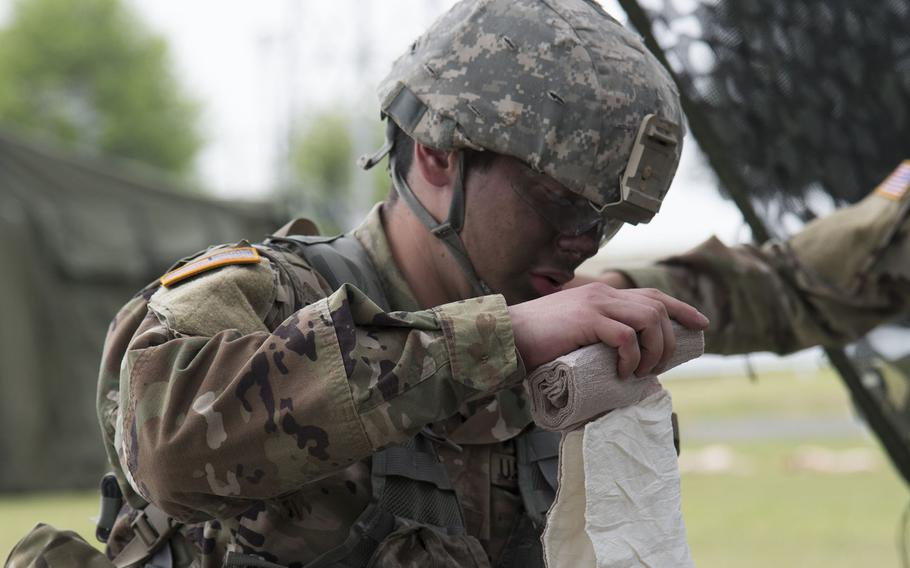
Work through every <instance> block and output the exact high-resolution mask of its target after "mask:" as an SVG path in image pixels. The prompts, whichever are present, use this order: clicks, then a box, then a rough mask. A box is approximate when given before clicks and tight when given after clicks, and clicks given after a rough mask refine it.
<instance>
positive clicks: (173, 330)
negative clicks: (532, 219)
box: [118, 260, 523, 521]
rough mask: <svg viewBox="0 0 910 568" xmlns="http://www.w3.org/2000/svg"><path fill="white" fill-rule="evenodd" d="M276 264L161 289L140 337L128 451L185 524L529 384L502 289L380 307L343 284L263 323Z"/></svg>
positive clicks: (146, 483)
mask: <svg viewBox="0 0 910 568" xmlns="http://www.w3.org/2000/svg"><path fill="white" fill-rule="evenodd" d="M267 265H268V263H267V261H265V260H263V261H262V264H260V265H257V266H254V267H241V266H231V267H227V268H222V269H219V270H217V271H214V272H212V273H210V274H208V275H204V276H202V277H199V278H197V279H196V280H193V281H189V282H187V283H186V284H181V285H180V286H177V287H175V288H174V289H173V290H165V289H162V290H160V291H159V292H157V293H156V294H155V296H152V298H151V301H150V303H149V307H150V310H149V313H148V314H147V315H146V316H145V319H144V320H143V322H142V324H141V325H140V327H139V329H138V330H137V331H136V333H135V334H134V336H133V338H132V340H131V342H130V345H129V348H128V351H127V355H126V357H125V360H124V363H123V366H122V369H121V379H120V380H121V389H120V390H121V393H125V394H122V397H121V400H122V401H123V402H122V405H121V409H120V416H119V417H118V421H119V422H118V429H119V430H120V432H119V437H120V439H121V442H120V452H121V453H120V455H119V460H120V462H121V464H122V465H123V466H124V471H125V473H126V475H127V476H128V477H129V478H130V484H131V485H132V486H133V487H135V488H136V489H137V490H138V491H139V493H140V494H142V495H143V496H144V497H145V498H146V499H148V500H150V501H152V502H154V503H156V504H157V505H159V506H160V507H162V508H163V509H164V510H166V511H167V512H169V513H170V514H172V515H174V516H176V517H178V518H180V519H183V520H187V521H197V520H202V519H205V518H208V517H224V516H226V515H234V514H239V513H240V512H242V511H244V510H246V509H247V508H248V507H249V506H250V504H251V500H262V499H269V498H273V497H276V496H280V495H282V494H287V493H289V492H293V491H295V490H297V489H299V488H300V487H301V486H302V485H304V484H306V483H308V482H311V481H314V480H317V479H319V478H321V477H324V476H326V475H329V474H331V473H333V472H336V471H339V470H341V469H344V468H346V467H347V466H349V465H350V464H352V463H354V462H356V461H359V460H361V459H363V458H365V457H367V456H369V455H370V454H371V453H372V452H373V451H375V450H376V449H378V448H381V447H383V446H385V445H387V444H390V443H392V442H396V441H400V440H404V439H406V438H408V437H410V436H412V435H413V434H414V433H416V431H417V430H419V429H420V428H421V427H422V426H423V425H425V424H427V423H429V422H432V421H436V420H441V419H444V418H446V417H448V416H450V415H452V414H454V413H455V412H456V410H457V407H458V406H459V405H460V404H462V403H464V402H467V401H471V400H474V399H476V398H479V397H482V396H486V395H488V394H490V393H493V392H495V391H498V390H500V389H502V388H505V387H508V386H511V385H513V384H514V383H516V382H518V381H520V379H521V378H522V375H523V370H521V369H520V364H519V362H518V359H517V354H516V350H515V345H514V340H513V337H512V328H511V320H510V318H509V314H508V311H507V308H506V305H505V301H504V300H503V298H502V297H501V296H487V297H482V298H477V299H473V300H468V301H464V302H456V303H452V304H447V305H443V306H440V307H437V308H433V309H430V310H425V311H419V312H413V313H403V312H392V313H383V312H382V310H380V309H379V308H378V307H377V306H376V305H375V304H374V303H373V302H372V301H370V300H369V299H368V298H367V297H366V296H365V295H364V294H363V293H362V292H360V291H359V290H358V289H356V288H354V287H351V286H349V285H345V286H343V287H342V288H340V289H339V290H337V291H336V292H335V293H333V294H331V295H330V296H329V297H327V298H322V299H318V300H316V301H314V302H313V303H311V304H309V305H307V306H306V307H304V308H303V309H301V310H299V311H296V312H293V313H292V314H291V315H290V317H288V318H286V319H285V320H284V321H283V322H282V323H280V325H278V326H277V327H275V329H273V330H269V329H267V328H266V327H265V325H264V324H263V323H262V321H263V319H264V318H263V314H265V313H266V312H267V311H268V309H269V308H268V307H269V304H270V303H271V302H274V300H275V294H274V290H273V286H272V285H271V283H272V282H273V277H274V274H273V272H272V270H271V269H270V268H269V267H268V266H267Z"/></svg>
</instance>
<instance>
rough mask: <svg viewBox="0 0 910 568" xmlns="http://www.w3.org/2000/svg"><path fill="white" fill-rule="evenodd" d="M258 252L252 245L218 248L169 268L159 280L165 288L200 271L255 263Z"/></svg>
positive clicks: (257, 258) (257, 260)
mask: <svg viewBox="0 0 910 568" xmlns="http://www.w3.org/2000/svg"><path fill="white" fill-rule="evenodd" d="M259 258H260V257H259V252H258V251H257V250H256V249H255V248H253V247H234V248H227V249H219V250H216V251H214V252H211V253H209V254H207V255H205V256H201V257H199V258H197V259H196V260H194V261H192V262H189V263H187V264H184V265H183V266H181V267H180V268H175V269H174V270H171V271H170V272H168V273H167V274H165V275H164V276H162V277H161V278H160V279H159V281H160V282H161V285H162V286H164V287H165V288H168V287H170V286H173V285H174V284H176V283H178V282H181V281H183V280H186V279H187V278H189V277H190V276H195V275H197V274H200V273H202V272H206V271H208V270H212V269H213V268H219V267H221V266H228V265H230V264H257V263H259Z"/></svg>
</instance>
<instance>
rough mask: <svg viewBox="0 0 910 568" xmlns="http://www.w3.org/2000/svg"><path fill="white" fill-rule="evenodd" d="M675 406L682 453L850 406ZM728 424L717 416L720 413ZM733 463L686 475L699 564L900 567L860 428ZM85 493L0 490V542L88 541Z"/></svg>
mask: <svg viewBox="0 0 910 568" xmlns="http://www.w3.org/2000/svg"><path fill="white" fill-rule="evenodd" d="M667 386H668V388H669V389H670V390H671V392H672V394H673V400H674V406H675V408H676V411H677V412H678V413H679V415H680V422H681V425H682V433H683V452H685V453H686V454H696V453H697V452H699V451H700V450H702V449H703V448H704V447H705V446H706V445H707V444H708V443H709V441H707V440H696V439H691V438H690V439H687V438H686V429H687V428H690V427H692V426H696V425H701V426H705V425H710V424H711V423H712V421H729V420H731V419H736V418H737V417H744V416H748V417H761V418H762V419H763V420H773V419H774V418H776V417H781V418H793V417H806V418H813V417H816V418H830V417H848V416H851V415H852V410H851V409H850V406H849V403H848V397H847V395H846V394H845V392H844V389H843V388H842V387H841V385H840V382H839V380H838V379H836V378H835V377H834V376H833V375H831V374H830V373H826V372H819V373H814V374H810V375H809V376H805V377H796V376H792V375H787V374H781V375H775V376H770V377H763V378H762V379H760V380H759V381H758V382H757V383H752V382H749V381H748V379H744V378H730V379H719V378H712V379H704V380H702V379H686V380H676V381H669V382H668V384H667ZM725 423H726V422H725ZM722 438H723V437H722V432H721V435H720V436H719V437H717V436H715V437H714V438H713V439H712V440H710V443H711V444H717V443H720V444H723V445H724V446H725V447H727V448H728V449H729V451H730V452H732V454H733V456H734V457H735V463H736V468H735V469H734V471H729V472H725V473H714V474H707V473H687V474H684V475H683V482H682V489H683V512H684V515H685V519H686V526H687V529H688V534H689V542H690V544H691V546H692V553H693V556H694V558H695V561H696V564H697V565H698V566H699V568H714V567H716V568H722V567H723V568H726V567H735V568H753V567H756V568H757V567H770V566H773V567H778V566H780V567H800V568H813V567H825V568H838V567H845V568H846V567H856V566H875V567H898V566H900V561H899V558H898V552H897V548H896V544H895V543H896V534H897V528H898V521H899V520H900V516H901V513H902V511H903V509H904V507H905V506H906V505H907V503H908V501H910V493H908V491H907V488H906V486H905V485H904V484H903V482H902V481H901V480H899V479H898V477H897V475H896V474H895V473H894V471H893V470H892V468H891V466H890V465H889V464H888V462H887V459H886V458H885V457H884V456H883V455H882V454H881V451H880V449H879V447H878V444H877V442H875V441H874V440H873V439H871V438H868V437H865V436H847V437H842V438H830V437H829V438H824V439H808V438H805V439H798V438H788V439H764V440H763V439H757V440H754V441H749V442H734V441H725V440H723V439H722ZM810 444H811V445H813V446H820V447H824V448H828V449H831V450H843V449H849V448H871V449H872V451H874V452H875V456H876V457H877V463H878V465H877V466H876V467H874V468H873V469H872V470H871V471H867V472H863V473H853V474H812V473H803V472H797V471H793V468H792V467H789V466H788V464H789V463H790V462H791V458H792V456H793V454H794V452H797V451H798V450H799V448H800V447H802V446H805V445H810ZM96 514H97V498H96V495H95V494H94V493H93V492H85V493H66V494H40V495H34V496H6V497H3V498H0V552H2V553H3V557H5V553H6V552H7V551H9V550H10V549H11V548H12V546H13V545H14V544H15V542H16V541H17V540H18V539H19V538H20V537H21V536H22V535H23V534H25V533H26V532H27V531H28V530H29V529H30V528H31V527H32V526H34V524H35V523H36V522H38V521H43V522H48V523H50V524H53V525H55V526H57V527H65V528H70V529H74V530H76V531H77V532H79V533H80V534H82V535H83V536H84V537H85V538H86V540H88V541H89V542H93V543H94V537H93V535H94V524H93V521H91V520H90V519H91V517H93V516H94V515H96Z"/></svg>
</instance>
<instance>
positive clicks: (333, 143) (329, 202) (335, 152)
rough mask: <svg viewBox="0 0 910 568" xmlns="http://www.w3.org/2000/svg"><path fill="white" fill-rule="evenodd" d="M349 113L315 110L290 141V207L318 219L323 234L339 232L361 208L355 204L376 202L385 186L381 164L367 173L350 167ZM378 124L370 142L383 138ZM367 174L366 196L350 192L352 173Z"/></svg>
mask: <svg viewBox="0 0 910 568" xmlns="http://www.w3.org/2000/svg"><path fill="white" fill-rule="evenodd" d="M351 120H353V119H352V117H351V116H350V115H349V114H347V113H345V112H342V111H323V112H320V113H318V114H316V115H315V116H314V117H313V118H312V119H311V120H310V121H309V122H308V124H307V126H306V127H305V128H304V129H303V130H302V131H301V133H300V134H299V135H298V136H296V137H295V139H294V140H293V142H292V145H291V156H290V160H291V175H292V177H293V181H294V189H293V193H294V194H295V195H291V196H289V197H290V198H291V201H292V202H296V204H295V205H293V206H292V207H293V208H295V209H300V211H301V212H302V213H303V214H304V215H306V216H308V217H310V218H312V219H313V220H314V221H316V222H317V224H318V225H319V228H320V229H321V230H322V232H323V233H324V234H333V233H338V232H340V231H341V230H343V229H344V228H346V227H347V226H348V224H349V222H350V221H351V220H353V219H357V218H360V217H361V216H362V214H363V213H364V211H358V210H357V208H358V205H359V204H363V203H365V202H366V201H371V202H372V201H378V200H380V199H382V198H383V197H385V195H386V193H387V192H388V189H389V185H390V182H389V176H388V174H387V173H386V169H385V168H384V167H383V166H382V165H377V166H376V167H374V168H373V169H372V170H370V171H369V172H367V173H362V172H358V171H357V170H356V169H355V167H354V162H355V160H356V156H355V155H354V144H353V142H352V140H351ZM382 132H383V129H382V124H380V123H378V122H377V123H376V125H375V128H374V129H373V132H372V139H373V145H374V146H373V147H374V148H378V147H379V145H380V144H381V143H382V140H383V134H382ZM355 175H368V176H369V181H368V182H366V184H367V185H368V187H369V192H370V195H369V199H358V197H359V196H356V195H354V187H355V183H354V176H355Z"/></svg>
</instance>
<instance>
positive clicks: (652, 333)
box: [635, 318, 669, 377]
mask: <svg viewBox="0 0 910 568" xmlns="http://www.w3.org/2000/svg"><path fill="white" fill-rule="evenodd" d="M664 319H666V318H664ZM667 323H669V320H667ZM638 346H639V348H640V349H641V360H640V361H639V362H638V367H636V368H635V376H636V377H646V376H648V375H649V374H650V373H651V370H652V369H653V368H654V367H655V366H656V365H657V363H658V362H659V361H660V360H661V356H662V354H663V351H664V333H663V326H662V325H661V322H660V321H656V322H654V323H650V324H648V325H647V326H646V327H645V328H644V329H642V330H641V331H639V332H638Z"/></svg>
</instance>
